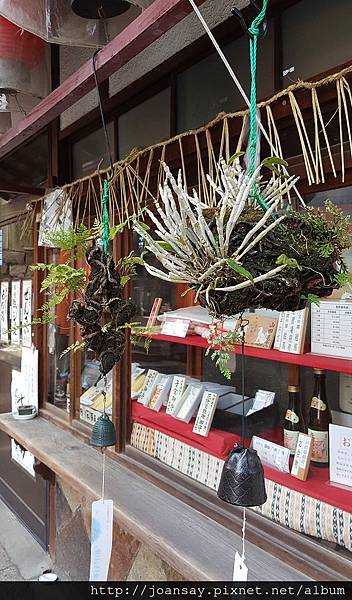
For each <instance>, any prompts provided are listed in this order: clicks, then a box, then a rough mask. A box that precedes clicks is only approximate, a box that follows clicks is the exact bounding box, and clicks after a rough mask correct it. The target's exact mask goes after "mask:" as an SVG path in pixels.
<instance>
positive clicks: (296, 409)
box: [284, 385, 306, 454]
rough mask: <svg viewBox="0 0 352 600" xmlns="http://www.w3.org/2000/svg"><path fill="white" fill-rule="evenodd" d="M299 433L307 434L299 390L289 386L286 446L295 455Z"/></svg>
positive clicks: (285, 422) (285, 421)
mask: <svg viewBox="0 0 352 600" xmlns="http://www.w3.org/2000/svg"><path fill="white" fill-rule="evenodd" d="M299 433H306V427H305V423H304V417H303V411H302V403H301V397H300V393H299V388H298V387H297V386H295V385H289V386H288V406H287V410H286V414H285V420H284V446H285V448H288V449H289V450H290V452H291V454H295V452H296V446H297V441H298V435H299Z"/></svg>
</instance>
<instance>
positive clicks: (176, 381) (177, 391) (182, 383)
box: [166, 375, 186, 415]
mask: <svg viewBox="0 0 352 600" xmlns="http://www.w3.org/2000/svg"><path fill="white" fill-rule="evenodd" d="M185 387H186V378H185V377H181V376H180V375H175V376H174V378H173V381H172V386H171V390H170V394H169V399H168V401H167V405H166V413H167V414H168V415H173V414H174V412H175V408H176V406H177V404H178V401H179V400H180V398H181V397H182V394H183V392H184V391H185Z"/></svg>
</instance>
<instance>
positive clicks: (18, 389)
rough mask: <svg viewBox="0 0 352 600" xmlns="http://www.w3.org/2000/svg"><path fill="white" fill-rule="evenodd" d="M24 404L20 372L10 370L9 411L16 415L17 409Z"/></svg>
mask: <svg viewBox="0 0 352 600" xmlns="http://www.w3.org/2000/svg"><path fill="white" fill-rule="evenodd" d="M22 404H26V403H25V395H24V386H23V378H22V373H21V371H16V369H12V379H11V411H12V413H16V412H17V410H18V407H19V406H21V405H22Z"/></svg>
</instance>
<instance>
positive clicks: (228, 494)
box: [217, 445, 267, 506]
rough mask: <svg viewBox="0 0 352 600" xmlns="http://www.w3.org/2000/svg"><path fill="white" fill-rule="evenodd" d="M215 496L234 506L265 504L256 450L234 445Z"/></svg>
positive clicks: (263, 482) (259, 463)
mask: <svg viewBox="0 0 352 600" xmlns="http://www.w3.org/2000/svg"><path fill="white" fill-rule="evenodd" d="M217 495H218V498H220V500H223V501H224V502H228V503H229V504H235V505H236V506H261V505H262V504H264V502H266V499H267V495H266V491H265V481H264V469H263V465H262V463H261V461H260V458H259V456H258V454H257V451H256V450H253V448H241V447H240V446H237V445H235V447H234V448H233V449H232V450H231V452H230V455H229V457H228V459H227V461H226V462H225V464H224V468H223V471H222V474H221V479H220V484H219V488H218V492H217Z"/></svg>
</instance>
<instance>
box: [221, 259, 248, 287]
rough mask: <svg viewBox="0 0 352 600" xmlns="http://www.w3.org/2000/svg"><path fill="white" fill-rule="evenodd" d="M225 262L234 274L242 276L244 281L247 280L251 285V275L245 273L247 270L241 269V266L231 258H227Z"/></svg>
mask: <svg viewBox="0 0 352 600" xmlns="http://www.w3.org/2000/svg"><path fill="white" fill-rule="evenodd" d="M226 262H227V264H228V265H229V267H231V269H233V270H234V271H236V273H239V274H240V275H242V276H243V277H245V278H246V279H249V280H250V281H252V283H253V275H251V273H250V272H249V271H247V269H245V268H244V267H242V265H240V264H239V263H238V262H236V261H235V260H234V259H233V258H228V259H227V261H226Z"/></svg>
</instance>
